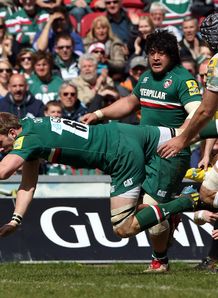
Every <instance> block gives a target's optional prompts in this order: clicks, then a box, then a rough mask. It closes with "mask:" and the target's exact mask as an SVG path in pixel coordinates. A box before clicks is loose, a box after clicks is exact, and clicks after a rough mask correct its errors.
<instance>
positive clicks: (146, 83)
mask: <svg viewBox="0 0 218 298" xmlns="http://www.w3.org/2000/svg"><path fill="white" fill-rule="evenodd" d="M133 94H134V95H136V96H137V97H138V98H139V100H140V105H141V116H142V117H141V124H148V125H155V126H164V127H180V126H181V125H182V124H183V122H184V120H185V119H186V117H187V116H188V115H187V113H186V111H185V109H184V105H186V104H187V103H189V102H192V101H201V94H200V90H199V87H198V83H197V81H196V80H195V79H194V77H193V76H192V75H191V74H190V73H189V72H188V71H187V70H186V69H185V68H184V67H183V66H181V65H179V66H176V67H174V68H173V69H172V70H171V71H168V72H167V73H166V74H165V75H164V76H163V77H161V78H160V79H157V78H155V77H154V76H153V74H152V72H151V70H148V71H146V72H144V73H143V74H142V76H141V77H140V79H139V81H138V83H137V85H136V87H135V88H134V90H133Z"/></svg>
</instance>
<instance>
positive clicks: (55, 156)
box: [51, 148, 61, 163]
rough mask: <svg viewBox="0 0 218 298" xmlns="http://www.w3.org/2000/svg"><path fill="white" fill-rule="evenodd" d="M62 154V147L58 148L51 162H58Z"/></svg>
mask: <svg viewBox="0 0 218 298" xmlns="http://www.w3.org/2000/svg"><path fill="white" fill-rule="evenodd" d="M60 155H61V148H56V149H55V152H54V155H53V157H52V160H51V162H52V163H57V160H58V157H59V156H60Z"/></svg>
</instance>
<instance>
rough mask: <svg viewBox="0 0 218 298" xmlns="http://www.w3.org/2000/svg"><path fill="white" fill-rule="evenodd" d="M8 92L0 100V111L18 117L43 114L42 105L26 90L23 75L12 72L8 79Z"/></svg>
mask: <svg viewBox="0 0 218 298" xmlns="http://www.w3.org/2000/svg"><path fill="white" fill-rule="evenodd" d="M8 90H9V93H8V94H7V95H6V96H5V97H4V98H3V99H2V100H1V101H0V111H1V112H9V113H12V114H14V115H16V116H18V117H19V118H24V117H30V118H34V117H41V116H43V109H44V105H43V103H42V102H41V101H40V100H37V99H35V97H34V96H33V95H32V94H31V93H29V92H28V87H27V83H26V80H25V77H24V75H22V74H13V75H12V76H11V78H10V80H9V85H8Z"/></svg>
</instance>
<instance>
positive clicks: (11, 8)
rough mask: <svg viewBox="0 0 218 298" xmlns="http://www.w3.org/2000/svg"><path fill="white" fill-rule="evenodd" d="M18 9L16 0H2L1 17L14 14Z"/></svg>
mask: <svg viewBox="0 0 218 298" xmlns="http://www.w3.org/2000/svg"><path fill="white" fill-rule="evenodd" d="M16 10H17V7H16V4H15V1H13V0H0V18H5V17H6V16H10V15H12V14H13V13H14V12H15V11H16Z"/></svg>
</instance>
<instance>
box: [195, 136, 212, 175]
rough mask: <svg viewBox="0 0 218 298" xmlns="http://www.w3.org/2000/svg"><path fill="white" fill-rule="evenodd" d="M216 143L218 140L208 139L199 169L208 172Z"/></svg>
mask: <svg viewBox="0 0 218 298" xmlns="http://www.w3.org/2000/svg"><path fill="white" fill-rule="evenodd" d="M215 142H216V139H206V143H205V148H204V155H203V157H202V159H201V160H200V161H199V163H198V167H199V168H200V167H204V170H205V171H207V170H208V165H209V163H210V155H211V151H212V149H213V146H214V144H215Z"/></svg>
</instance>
